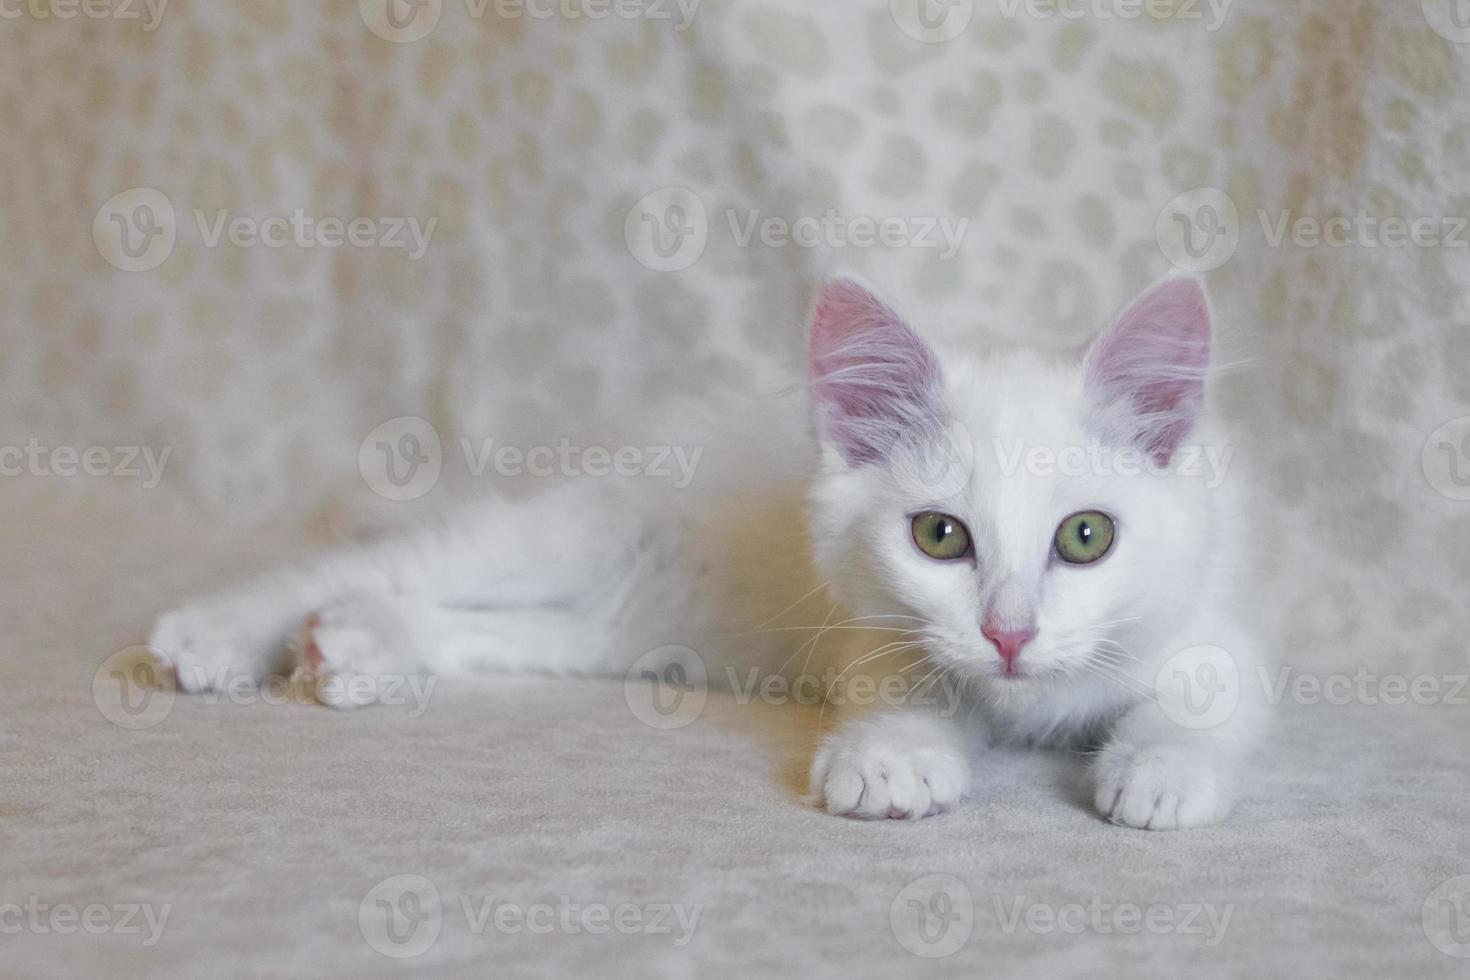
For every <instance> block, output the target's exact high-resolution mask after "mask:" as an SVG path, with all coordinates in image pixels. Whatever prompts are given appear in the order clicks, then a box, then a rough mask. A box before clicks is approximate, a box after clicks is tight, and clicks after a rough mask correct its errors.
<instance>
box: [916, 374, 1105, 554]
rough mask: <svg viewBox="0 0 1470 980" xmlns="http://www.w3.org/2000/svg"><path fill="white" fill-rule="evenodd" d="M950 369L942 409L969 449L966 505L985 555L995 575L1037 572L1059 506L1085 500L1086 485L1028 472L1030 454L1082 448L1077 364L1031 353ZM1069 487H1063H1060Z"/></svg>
mask: <svg viewBox="0 0 1470 980" xmlns="http://www.w3.org/2000/svg"><path fill="white" fill-rule="evenodd" d="M945 363H946V366H947V367H949V366H953V367H954V370H951V371H950V373H949V375H948V379H949V383H948V385H947V387H946V392H945V396H946V401H947V403H948V407H949V409H950V411H951V412H952V413H953V416H954V418H955V420H956V421H958V422H959V423H960V424H961V425H963V426H964V427H965V429H966V430H968V431H967V433H966V434H967V435H968V437H969V438H970V440H971V441H972V442H973V444H974V448H975V452H974V462H973V469H972V473H971V478H970V481H969V485H968V487H967V490H966V493H965V495H964V496H965V498H966V500H965V502H966V504H967V505H968V509H969V510H970V517H971V519H972V520H974V521H976V522H977V523H980V524H982V525H983V526H984V528H985V534H984V536H985V538H986V550H987V551H988V552H989V553H990V558H991V561H992V563H993V564H994V565H996V566H999V567H997V568H996V571H1003V572H1005V573H1018V572H1022V571H1025V570H1028V569H1037V568H1039V567H1040V566H1042V565H1044V564H1045V562H1046V558H1047V550H1046V542H1047V541H1048V540H1049V536H1050V533H1051V528H1052V526H1053V525H1054V523H1055V521H1056V520H1057V519H1059V518H1060V517H1065V516H1066V515H1065V514H1058V513H1055V511H1056V510H1057V508H1058V506H1059V503H1064V502H1065V501H1066V500H1068V499H1069V498H1070V499H1077V500H1085V499H1087V495H1088V493H1089V492H1090V488H1089V487H1088V486H1086V484H1087V483H1089V482H1090V481H1088V480H1087V479H1086V478H1078V477H1061V476H1058V475H1057V474H1056V473H1055V472H1050V473H1048V472H1042V471H1036V470H1034V469H1033V468H1032V467H1029V466H1028V465H1027V454H1028V453H1030V452H1031V451H1032V450H1034V449H1038V448H1043V449H1049V450H1051V451H1052V452H1054V453H1060V452H1062V451H1064V450H1066V449H1067V448H1068V447H1073V446H1086V445H1087V434H1086V426H1085V412H1086V401H1085V398H1084V393H1083V381H1082V367H1081V364H1080V362H1067V361H1064V360H1061V359H1058V358H1048V357H1046V356H1044V355H1042V354H1038V353H1035V352H1032V351H1009V352H1001V353H996V354H991V355H988V356H984V357H973V358H967V359H965V360H963V361H960V362H958V363H956V362H955V361H953V360H947V361H946V362H945ZM1063 482H1069V483H1070V484H1072V485H1071V486H1068V487H1063V486H1061V483H1063Z"/></svg>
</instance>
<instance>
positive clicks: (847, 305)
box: [811, 279, 940, 466]
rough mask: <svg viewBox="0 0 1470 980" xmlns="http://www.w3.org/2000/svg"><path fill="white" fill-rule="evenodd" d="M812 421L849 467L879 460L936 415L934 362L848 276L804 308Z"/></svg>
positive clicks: (917, 341) (937, 375) (831, 284)
mask: <svg viewBox="0 0 1470 980" xmlns="http://www.w3.org/2000/svg"><path fill="white" fill-rule="evenodd" d="M811 377H812V385H813V390H814V402H815V406H816V412H817V424H818V427H819V429H820V431H821V434H822V436H823V438H825V439H826V440H828V441H829V442H830V443H831V444H832V445H833V446H834V447H835V448H836V449H837V451H838V452H839V453H841V454H842V458H843V459H845V460H847V463H848V465H850V466H861V465H863V464H866V463H873V462H877V461H879V460H882V459H884V458H885V457H886V456H887V455H888V452H889V450H891V449H892V448H893V446H894V445H895V444H896V443H897V442H898V441H899V440H900V439H902V438H903V437H904V435H905V434H906V433H910V432H912V431H913V430H915V429H917V428H918V427H920V426H924V425H926V424H930V423H932V422H933V420H934V419H935V417H936V411H935V409H936V407H937V406H938V404H939V398H940V394H939V392H940V372H939V360H938V358H936V357H935V356H934V352H933V351H932V350H930V348H929V345H928V344H927V343H925V342H924V339H923V338H922V337H920V336H919V335H918V334H917V333H915V332H914V331H913V329H912V328H910V327H909V325H908V324H906V323H904V321H903V319H902V318H901V317H900V316H899V315H898V314H897V313H895V312H893V310H891V309H889V308H888V307H887V306H886V305H884V303H883V302H882V301H881V300H879V299H878V298H877V297H876V296H874V295H873V294H872V293H870V292H868V291H867V290H866V289H864V288H863V287H862V286H859V285H858V284H857V283H855V282H853V281H852V280H851V279H834V280H832V281H831V282H829V283H827V284H826V285H825V286H824V287H822V291H821V293H820V294H819V295H818V297H817V304H816V308H815V310H814V311H813V313H812V327H811Z"/></svg>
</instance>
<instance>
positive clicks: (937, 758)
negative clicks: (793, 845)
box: [810, 721, 970, 820]
mask: <svg viewBox="0 0 1470 980" xmlns="http://www.w3.org/2000/svg"><path fill="white" fill-rule="evenodd" d="M924 727H929V726H924ZM969 788H970V762H969V760H968V759H967V758H966V757H965V754H964V752H963V751H961V750H960V748H959V747H958V746H957V745H954V744H951V742H950V741H949V740H948V739H946V738H944V737H942V736H936V735H935V733H932V732H928V731H924V730H923V728H920V727H919V726H914V725H904V724H884V723H882V721H879V722H878V723H876V724H875V723H873V722H861V723H857V724H854V725H852V726H850V727H849V728H848V729H846V730H844V731H840V732H838V733H836V734H834V735H831V736H829V737H828V738H827V740H826V741H825V742H824V743H823V744H822V747H821V749H820V750H819V751H818V752H817V757H816V759H815V760H814V761H813V762H812V773H811V797H810V799H811V802H813V803H814V804H816V805H818V806H823V807H825V808H826V810H827V812H829V813H832V814H835V815H837V816H844V817H857V818H859V819H863V820H885V819H887V820H922V819H923V818H925V817H930V816H934V815H936V814H939V813H943V812H944V811H946V810H950V809H953V808H954V807H955V806H957V805H958V804H959V802H960V800H961V799H962V798H963V797H964V795H965V793H966V792H968V791H969Z"/></svg>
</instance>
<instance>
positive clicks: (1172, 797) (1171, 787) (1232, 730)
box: [1092, 647, 1266, 830]
mask: <svg viewBox="0 0 1470 980" xmlns="http://www.w3.org/2000/svg"><path fill="white" fill-rule="evenodd" d="M1200 649H1202V650H1215V651H1218V650H1219V648H1214V647H1209V648H1200ZM1214 656H1216V655H1211V656H1210V657H1208V658H1206V659H1207V660H1208V661H1209V663H1208V666H1206V662H1205V661H1201V662H1199V663H1195V662H1185V663H1182V664H1181V663H1179V662H1177V661H1171V672H1174V673H1177V674H1178V676H1180V677H1181V678H1186V679H1187V678H1190V677H1204V678H1208V679H1209V683H1211V684H1212V685H1215V688H1216V689H1215V690H1213V691H1212V692H1204V691H1191V690H1189V689H1187V688H1184V689H1181V688H1178V687H1174V686H1172V685H1169V684H1161V685H1160V686H1159V690H1158V691H1157V696H1156V698H1155V699H1154V700H1150V701H1146V702H1144V703H1142V704H1139V705H1137V706H1135V707H1134V708H1132V709H1131V710H1130V711H1129V712H1128V713H1127V714H1125V715H1124V716H1123V717H1122V718H1121V719H1120V720H1119V721H1118V723H1117V725H1116V726H1115V728H1114V730H1113V733H1112V735H1111V737H1110V738H1109V740H1108V741H1107V742H1106V743H1105V744H1104V746H1103V748H1102V750H1101V751H1100V752H1099V753H1098V755H1097V758H1096V760H1095V761H1094V763H1093V766H1092V776H1093V779H1094V781H1095V787H1096V794H1095V797H1094V805H1095V806H1096V808H1097V810H1098V812H1099V813H1101V814H1102V815H1103V816H1105V817H1107V818H1108V819H1109V820H1111V821H1113V822H1114V823H1117V824H1121V825H1123V826H1127V827H1134V828H1137V829H1139V830H1187V829H1191V828H1195V827H1205V826H1209V825H1211V824H1215V823H1218V822H1220V821H1221V820H1224V819H1225V817H1226V816H1228V815H1229V813H1230V810H1231V807H1232V806H1233V804H1234V802H1235V797H1236V793H1237V790H1238V786H1239V783H1240V779H1241V777H1242V775H1243V774H1244V771H1245V768H1246V766H1247V765H1248V763H1249V760H1250V755H1251V753H1252V751H1253V750H1254V749H1255V747H1256V746H1257V744H1258V743H1259V741H1260V736H1261V732H1262V730H1263V728H1264V725H1265V720H1266V719H1265V710H1264V708H1265V706H1264V699H1262V698H1260V697H1259V696H1257V695H1258V694H1259V692H1258V691H1257V690H1256V689H1255V688H1254V687H1253V685H1252V684H1251V681H1253V680H1254V677H1253V675H1250V676H1248V675H1247V673H1246V664H1244V663H1239V664H1236V663H1234V662H1232V664H1231V669H1230V670H1229V671H1228V672H1226V673H1222V672H1221V671H1219V670H1218V669H1217V668H1218V665H1217V664H1215V663H1214V662H1213V660H1214ZM1174 668H1179V669H1178V670H1174ZM1200 693H1203V694H1206V695H1207V696H1208V697H1219V698H1225V699H1228V700H1226V701H1223V702H1215V703H1210V702H1207V701H1198V702H1197V701H1194V700H1192V699H1194V698H1195V697H1196V694H1200ZM1202 704H1209V707H1208V709H1207V710H1201V705H1202Z"/></svg>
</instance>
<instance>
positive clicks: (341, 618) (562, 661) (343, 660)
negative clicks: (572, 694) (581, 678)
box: [289, 595, 615, 708]
mask: <svg viewBox="0 0 1470 980" xmlns="http://www.w3.org/2000/svg"><path fill="white" fill-rule="evenodd" d="M597 620H598V617H596V616H595V615H593V616H589V615H588V614H587V613H586V612H584V611H583V612H579V611H572V610H565V609H555V608H521V609H464V608H455V607H451V606H445V605H442V604H440V603H438V602H436V601H434V600H432V599H427V598H423V597H418V596H402V595H357V596H349V597H347V598H345V599H341V600H338V601H336V602H333V603H330V604H328V605H326V606H324V607H323V608H322V609H320V610H318V611H316V612H313V613H312V614H310V615H309V616H308V617H307V618H306V620H305V622H303V623H302V624H301V626H300V627H299V628H298V629H297V630H296V631H295V633H294V634H293V636H292V638H291V641H290V643H289V647H290V650H291V652H292V655H293V656H294V657H295V661H296V676H297V677H298V678H300V679H301V680H302V681H304V682H306V683H307V684H309V685H310V686H311V687H312V688H313V690H314V691H315V693H316V697H317V699H318V700H319V701H321V702H322V703H323V704H326V705H329V706H331V707H334V708H352V707H361V706H363V705H368V704H374V703H379V702H385V701H388V700H389V699H391V698H392V697H393V696H394V695H395V694H397V693H398V692H401V691H403V690H405V687H404V681H405V679H406V678H410V677H416V676H423V675H439V676H457V675H466V674H473V673H492V672H512V671H525V672H540V673H556V674H560V673H579V674H581V673H605V672H607V671H608V670H610V669H611V668H612V666H613V665H612V654H613V652H614V649H615V647H614V645H613V644H612V643H610V642H609V639H608V636H609V634H608V632H607V629H606V627H607V625H608V624H605V623H599V622H598V621H597Z"/></svg>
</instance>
